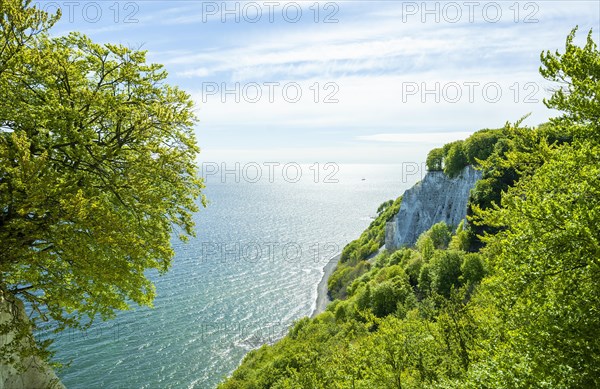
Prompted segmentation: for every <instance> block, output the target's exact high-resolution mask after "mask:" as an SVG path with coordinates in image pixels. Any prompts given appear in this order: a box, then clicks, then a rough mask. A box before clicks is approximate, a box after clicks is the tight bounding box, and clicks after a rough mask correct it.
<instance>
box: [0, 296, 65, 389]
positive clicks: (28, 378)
mask: <svg viewBox="0 0 600 389" xmlns="http://www.w3.org/2000/svg"><path fill="white" fill-rule="evenodd" d="M15 319H16V320H25V321H26V320H27V315H26V314H25V309H24V307H23V303H21V301H19V300H16V299H15V298H13V297H12V296H10V295H9V294H8V293H5V292H4V291H3V290H2V289H0V325H6V324H8V323H9V322H11V321H13V320H15ZM14 338H15V336H14V333H12V332H9V333H8V334H4V335H0V348H3V347H6V346H7V345H8V344H9V343H11V342H12V341H13V340H14ZM27 341H28V340H27V339H23V340H22V343H23V344H25V343H26V342H27ZM13 357H14V358H15V359H16V362H17V363H18V364H19V365H21V366H22V369H21V370H17V369H16V368H15V366H16V364H14V363H13V364H9V365H6V364H1V363H0V389H64V388H65V387H64V386H63V384H62V383H61V382H60V381H59V379H58V378H57V377H56V374H54V371H52V369H51V368H50V367H49V366H48V365H47V364H46V363H45V362H44V361H42V360H41V359H40V358H38V357H27V358H26V359H23V360H21V359H20V357H19V356H18V355H16V354H14V355H13Z"/></svg>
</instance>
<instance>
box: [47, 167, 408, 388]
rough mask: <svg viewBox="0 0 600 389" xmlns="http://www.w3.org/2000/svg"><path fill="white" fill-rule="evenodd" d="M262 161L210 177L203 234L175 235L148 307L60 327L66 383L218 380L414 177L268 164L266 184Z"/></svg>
mask: <svg viewBox="0 0 600 389" xmlns="http://www.w3.org/2000/svg"><path fill="white" fill-rule="evenodd" d="M241 168H243V166H242V167H241ZM251 169H254V171H252V170H251ZM261 169H263V171H262V173H263V176H262V178H261V179H260V180H258V182H256V183H251V182H248V181H247V180H244V178H246V179H250V180H255V177H256V174H255V173H256V170H257V169H256V167H255V166H254V167H253V166H249V167H248V168H247V170H246V171H245V172H242V173H244V174H242V175H241V177H240V180H239V181H240V182H236V177H235V176H234V175H233V174H229V175H227V176H226V177H225V180H223V179H222V177H221V176H220V175H219V174H215V175H211V176H210V177H208V182H207V188H206V190H205V194H206V196H207V197H208V199H209V201H210V205H209V207H208V208H206V209H203V210H202V211H201V212H199V213H198V214H197V215H196V221H197V231H198V236H197V237H196V238H193V239H192V240H191V241H190V242H188V243H187V244H182V243H180V242H178V241H176V240H174V246H175V251H176V256H175V259H174V261H173V267H172V269H171V270H170V271H169V273H167V274H166V275H164V276H162V277H158V276H156V275H154V274H151V275H150V277H151V278H152V279H153V280H154V281H155V283H156V289H157V298H156V300H155V304H154V305H155V307H154V308H153V309H148V308H136V309H134V310H131V311H127V312H121V313H119V315H118V317H117V319H116V320H113V321H110V322H106V323H101V324H97V325H94V327H92V328H91V329H90V330H89V331H87V332H85V333H83V332H73V331H66V332H64V333H62V334H61V335H60V337H59V338H58V339H57V340H56V342H55V346H54V348H55V349H56V350H57V354H56V359H57V360H59V361H61V362H68V361H71V364H70V366H68V367H66V368H64V369H63V370H61V371H59V372H58V373H59V376H60V378H61V379H62V381H63V382H64V384H65V385H66V386H67V387H68V388H85V389H89V388H126V389H131V388H213V387H215V385H216V384H217V383H218V382H220V381H221V380H222V379H223V378H224V377H226V376H227V375H229V374H230V373H231V372H232V371H233V370H234V369H235V368H236V366H237V365H238V364H239V363H240V361H241V360H242V358H243V357H244V355H245V354H246V353H247V352H248V351H249V350H251V349H253V348H256V347H258V346H260V345H261V344H263V343H269V342H273V341H275V340H277V339H278V338H280V337H281V336H282V335H284V334H285V333H286V332H287V329H288V328H289V326H290V325H291V324H292V323H293V322H294V321H295V320H297V319H299V318H301V317H303V316H308V315H310V314H311V313H312V311H313V309H314V306H315V299H316V293H317V292H316V290H317V284H318V283H319V281H320V279H321V277H322V275H323V266H324V265H325V264H326V262H327V260H328V259H329V258H330V257H331V256H332V255H334V254H336V253H337V252H339V251H341V249H342V248H343V246H344V245H345V244H346V243H348V242H349V241H350V240H352V239H355V238H356V237H358V236H359V234H360V233H361V232H362V231H363V230H364V229H365V228H366V227H367V226H368V224H369V223H370V221H371V220H372V219H371V218H372V217H373V216H375V214H376V209H377V207H378V206H379V204H381V203H382V202H383V201H386V200H388V199H392V198H396V197H397V196H399V195H400V194H402V193H403V192H404V190H405V189H407V188H408V187H410V186H411V185H412V184H413V183H414V182H415V181H417V180H418V179H419V178H420V177H416V176H411V177H408V179H407V180H403V178H402V174H401V167H400V166H391V165H390V166H382V165H341V166H339V171H338V172H337V173H336V174H335V175H334V176H333V177H329V178H330V180H326V175H327V174H331V173H333V169H331V168H330V169H329V170H327V169H325V168H324V166H319V169H316V168H315V167H313V169H310V167H309V166H308V165H303V166H302V176H301V178H300V180H299V181H298V182H291V181H295V174H293V173H294V171H293V169H292V170H288V172H287V173H288V174H287V176H286V179H284V178H283V171H282V170H281V169H274V172H273V173H274V174H272V177H273V181H274V182H270V180H269V177H268V174H267V173H268V171H267V167H265V166H263V167H261ZM316 170H318V171H319V172H320V174H319V177H318V179H317V180H316V181H318V182H317V183H315V182H314V181H315V171H316ZM210 171H212V170H210ZM363 178H364V180H363ZM331 179H333V180H338V181H339V182H337V183H335V182H325V181H331ZM223 181H224V182H223ZM403 181H407V182H403Z"/></svg>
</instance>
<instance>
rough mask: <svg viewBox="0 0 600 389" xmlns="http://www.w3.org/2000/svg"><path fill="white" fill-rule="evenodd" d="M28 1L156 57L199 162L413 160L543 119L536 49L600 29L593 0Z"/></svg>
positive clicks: (599, 11) (71, 26) (66, 25)
mask: <svg viewBox="0 0 600 389" xmlns="http://www.w3.org/2000/svg"><path fill="white" fill-rule="evenodd" d="M34 4H35V2H34ZM38 4H40V5H41V6H43V7H46V8H47V9H49V10H52V9H53V8H55V7H56V5H59V6H61V8H62V9H63V15H64V16H63V19H62V20H61V22H59V24H58V25H57V26H56V28H55V29H54V32H53V33H54V34H57V35H58V34H64V33H67V32H68V31H73V30H76V31H81V32H83V33H85V34H87V35H89V36H90V37H92V38H93V39H94V40H95V41H97V42H111V43H121V44H124V45H127V46H131V47H136V48H137V47H141V48H143V49H144V50H147V51H148V58H149V60H150V61H152V62H159V63H162V64H164V65H165V66H166V69H167V70H168V72H169V74H170V76H169V82H171V83H173V84H176V85H178V86H180V87H181V88H183V89H184V90H186V91H188V92H189V93H190V94H191V95H192V96H193V98H194V100H195V102H196V109H197V113H198V116H199V118H200V123H199V124H198V125H197V129H196V131H197V134H198V140H199V143H200V145H201V147H202V150H203V152H202V156H201V161H241V162H248V161H296V162H305V163H310V162H314V161H321V162H327V161H331V162H338V163H349V162H350V163H402V162H420V161H423V160H424V159H425V156H426V154H427V151H428V150H430V149H431V148H433V147H437V146H439V145H441V144H443V143H446V142H448V141H451V140H454V139H462V138H464V137H466V136H468V134H469V133H472V132H474V131H476V130H478V129H481V128H494V127H500V126H502V125H503V124H504V123H505V122H506V121H516V120H518V119H519V118H520V117H521V116H523V115H525V114H528V113H531V116H530V118H529V119H528V120H527V122H526V123H527V124H531V125H533V124H537V123H540V122H543V121H544V120H546V119H547V118H548V117H549V116H552V115H553V113H552V112H550V111H548V110H547V109H546V108H545V107H544V106H543V103H542V99H543V98H544V97H547V96H548V95H549V89H550V88H551V87H552V86H551V85H550V84H548V83H547V82H546V81H544V80H543V79H542V78H541V77H540V76H539V74H538V68H539V54H540V52H541V51H542V50H556V49H561V48H562V47H564V41H565V37H566V36H567V34H568V33H569V31H570V30H571V28H573V27H574V26H575V25H579V27H580V33H579V35H578V39H579V41H580V42H581V41H582V40H583V39H584V37H585V35H586V34H587V31H589V29H590V28H593V29H594V36H595V37H596V39H597V41H598V36H599V35H598V33H599V30H600V25H599V24H600V2H596V1H537V2H527V1H522V2H518V1H507V2H486V1H480V2H461V1H458V2H427V3H425V2H422V1H418V2H401V1H368V2H367V1H364V2H360V1H341V2H340V1H335V2H327V1H323V2H315V1H296V2H293V1H244V2H236V1H228V2H222V1H217V2H211V1H208V2H201V1H122V2H114V1H96V2H92V1H81V2H77V1H70V2H69V1H65V2H49V1H44V2H39V3H38ZM227 91H229V92H227ZM236 100H237V101H236Z"/></svg>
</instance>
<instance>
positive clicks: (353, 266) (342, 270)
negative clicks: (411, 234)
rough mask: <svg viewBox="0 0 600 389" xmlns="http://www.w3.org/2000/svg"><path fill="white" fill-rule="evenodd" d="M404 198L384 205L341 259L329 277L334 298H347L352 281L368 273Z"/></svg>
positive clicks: (329, 286)
mask: <svg viewBox="0 0 600 389" xmlns="http://www.w3.org/2000/svg"><path fill="white" fill-rule="evenodd" d="M401 201H402V198H398V199H396V200H395V201H394V200H389V201H386V202H385V203H382V204H381V205H380V206H379V208H378V209H377V212H378V216H377V218H375V220H373V221H372V222H371V224H370V225H369V228H367V229H366V230H365V231H364V232H363V233H362V234H361V236H360V237H359V238H358V239H356V240H354V241H352V242H350V243H349V244H348V245H347V246H346V247H344V250H342V254H341V257H340V261H339V263H338V265H337V267H336V268H335V271H334V272H333V274H332V275H331V277H329V280H328V283H327V286H328V289H329V294H330V296H331V297H332V298H334V299H335V298H345V297H346V287H347V286H348V285H350V282H352V280H354V279H356V278H358V277H359V276H361V275H362V274H364V273H365V272H367V271H368V270H369V268H370V266H371V263H370V262H369V259H371V258H372V257H373V256H374V255H375V254H376V253H377V252H378V251H379V249H380V248H381V246H383V244H384V243H385V225H386V223H387V222H388V221H390V220H391V218H392V217H393V216H394V215H395V214H396V213H398V210H399V209H400V202H401Z"/></svg>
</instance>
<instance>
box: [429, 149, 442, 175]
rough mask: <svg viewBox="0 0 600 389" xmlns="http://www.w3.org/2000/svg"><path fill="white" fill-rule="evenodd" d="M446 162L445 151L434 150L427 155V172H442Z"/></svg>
mask: <svg viewBox="0 0 600 389" xmlns="http://www.w3.org/2000/svg"><path fill="white" fill-rule="evenodd" d="M443 161H444V149H443V148H441V147H440V148H437V149H433V150H431V151H430V152H429V154H427V162H426V164H427V170H429V171H430V172H435V171H442V170H443Z"/></svg>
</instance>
